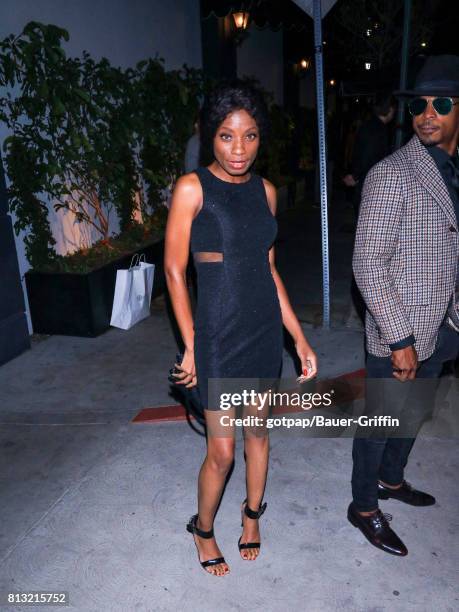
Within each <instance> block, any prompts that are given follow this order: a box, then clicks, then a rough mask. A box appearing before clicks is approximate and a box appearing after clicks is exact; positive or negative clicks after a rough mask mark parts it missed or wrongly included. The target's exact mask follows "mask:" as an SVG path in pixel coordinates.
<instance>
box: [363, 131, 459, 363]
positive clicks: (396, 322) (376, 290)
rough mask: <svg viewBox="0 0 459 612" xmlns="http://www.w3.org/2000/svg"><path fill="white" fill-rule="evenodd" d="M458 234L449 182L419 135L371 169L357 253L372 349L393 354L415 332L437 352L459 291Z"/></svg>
mask: <svg viewBox="0 0 459 612" xmlns="http://www.w3.org/2000/svg"><path fill="white" fill-rule="evenodd" d="M458 235H459V234H458V226H457V220H456V214H455V211H454V204H453V202H452V201H451V198H450V195H449V192H448V189H447V187H446V185H445V182H444V181H443V178H442V176H441V174H440V172H439V170H438V168H437V166H436V164H435V162H434V160H433V159H432V157H431V156H430V154H429V153H428V151H427V150H426V148H425V147H424V145H423V144H422V143H421V142H420V140H419V139H418V137H417V136H414V137H413V138H412V139H411V140H410V141H409V142H408V143H407V144H406V145H405V146H404V147H402V148H401V149H399V150H398V151H396V152H395V153H393V154H392V155H390V156H389V157H386V158H385V159H383V160H382V161H381V162H379V163H378V164H376V166H374V167H373V168H372V169H371V170H370V172H369V173H368V175H367V178H366V180H365V183H364V187H363V191H362V203H361V208H360V215H359V221H358V224H357V233H356V240H355V249H354V258H353V269H354V276H355V280H356V282H357V285H358V287H359V289H360V291H361V293H362V296H363V298H364V300H365V302H366V306H367V314H366V321H365V331H366V342H367V350H368V352H369V353H371V354H373V355H376V356H377V357H388V356H389V355H390V354H391V351H390V348H389V345H390V344H392V343H395V342H398V341H399V340H403V339H404V338H407V337H408V336H410V335H411V334H413V335H414V337H415V341H416V343H415V347H416V351H417V353H418V358H419V360H421V361H422V360H423V359H427V358H428V357H430V355H431V354H432V353H433V351H434V349H435V344H436V340H437V336H438V329H439V327H440V325H441V323H442V321H443V319H444V317H445V314H446V312H447V310H448V304H449V302H450V299H451V297H452V296H453V299H454V290H455V285H456V271H457V265H458V252H459V239H458ZM455 310H456V312H458V304H455Z"/></svg>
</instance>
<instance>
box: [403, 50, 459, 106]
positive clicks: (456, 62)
mask: <svg viewBox="0 0 459 612" xmlns="http://www.w3.org/2000/svg"><path fill="white" fill-rule="evenodd" d="M394 94H395V95H396V96H447V97H456V96H459V56H458V55H431V56H430V57H428V58H427V59H426V61H425V63H424V66H423V67H422V68H421V70H420V71H419V72H418V75H417V77H416V81H415V83H414V87H413V89H407V90H401V91H395V92H394Z"/></svg>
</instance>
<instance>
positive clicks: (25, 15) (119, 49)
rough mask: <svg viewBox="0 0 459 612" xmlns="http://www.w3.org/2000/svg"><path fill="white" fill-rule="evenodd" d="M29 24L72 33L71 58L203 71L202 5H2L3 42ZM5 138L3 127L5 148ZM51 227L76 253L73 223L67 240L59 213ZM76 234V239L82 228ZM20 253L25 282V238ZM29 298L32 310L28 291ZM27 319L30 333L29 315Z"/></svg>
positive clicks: (131, 0)
mask: <svg viewBox="0 0 459 612" xmlns="http://www.w3.org/2000/svg"><path fill="white" fill-rule="evenodd" d="M29 21H40V22H42V23H47V24H48V23H50V24H54V25H57V26H60V27H62V28H65V29H66V30H68V32H69V35H70V40H69V42H68V43H64V46H65V50H66V52H67V55H69V56H79V55H81V52H82V51H83V50H87V51H89V53H90V54H91V55H92V56H93V57H94V59H96V60H98V59H100V58H101V57H107V58H108V59H109V60H110V62H111V63H112V64H113V65H115V66H121V67H123V68H127V67H129V66H133V65H134V64H135V63H136V62H138V61H140V60H143V59H145V58H148V57H154V56H155V55H156V54H158V55H159V56H160V57H162V58H164V60H165V64H166V68H167V69H174V68H179V67H181V66H182V65H183V64H184V63H186V64H188V65H189V66H193V67H196V68H201V67H202V58H201V25H200V11H199V0H167V1H166V0H0V39H3V38H5V37H6V36H8V35H9V34H19V33H20V32H21V31H22V29H23V28H24V26H25V25H26V24H27V23H28V22H29ZM5 136H6V131H5V129H4V127H3V126H2V125H0V141H1V142H3V139H4V138H5ZM7 182H8V177H7ZM59 214H61V213H59ZM13 222H14V218H13ZM50 222H51V224H52V227H53V233H54V234H55V238H56V239H57V242H58V245H57V247H58V251H59V252H61V253H62V252H65V249H66V247H68V248H69V249H70V250H71V249H72V237H71V234H72V226H73V223H72V220H71V219H68V218H66V219H65V220H64V224H65V226H66V232H65V233H66V236H64V235H63V232H62V225H61V221H60V219H59V217H58V216H56V213H54V210H51V211H50ZM115 226H116V223H114V224H113V225H112V226H111V227H112V229H113V230H116V227H115ZM73 229H74V231H73V237H75V238H77V237H78V235H79V232H80V227H78V226H76V227H74V228H73ZM69 236H70V239H68V237H69ZM16 248H17V253H18V260H19V269H20V272H21V277H22V275H23V274H24V273H25V272H26V271H27V270H28V269H29V267H30V266H29V264H28V262H27V260H26V258H25V253H24V244H23V239H22V236H18V237H16ZM24 296H25V300H26V304H27V294H26V291H25V287H24ZM27 309H28V305H27ZM27 317H28V321H29V328H30V330H31V325H30V317H29V313H28V311H27Z"/></svg>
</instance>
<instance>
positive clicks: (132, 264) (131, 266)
mask: <svg viewBox="0 0 459 612" xmlns="http://www.w3.org/2000/svg"><path fill="white" fill-rule="evenodd" d="M139 261H140V258H139V255H138V253H134V255H133V256H132V259H131V265H130V266H129V270H131V269H132V268H136V267H137V266H138V265H139ZM134 262H135V263H134Z"/></svg>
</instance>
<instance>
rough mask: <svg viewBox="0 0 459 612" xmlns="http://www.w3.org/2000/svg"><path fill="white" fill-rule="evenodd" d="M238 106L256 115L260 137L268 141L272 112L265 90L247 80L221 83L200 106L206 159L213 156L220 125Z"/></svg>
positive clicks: (254, 117)
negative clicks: (268, 107)
mask: <svg viewBox="0 0 459 612" xmlns="http://www.w3.org/2000/svg"><path fill="white" fill-rule="evenodd" d="M238 110H245V111H246V112H247V113H248V114H249V115H250V116H251V117H253V119H254V120H255V123H256V124H257V127H258V130H259V132H260V141H261V142H263V143H264V142H265V141H266V139H267V136H268V132H269V116H268V109H267V106H266V103H265V101H264V98H263V95H262V93H261V92H260V91H259V90H258V89H256V88H255V87H253V86H252V85H250V84H249V83H246V82H244V81H239V80H235V81H230V82H227V83H221V84H220V85H218V86H217V87H216V88H215V89H213V90H212V91H211V92H210V94H209V95H208V96H207V97H206V99H205V100H204V104H203V107H202V110H201V117H200V131H201V147H202V149H203V151H202V153H203V154H204V158H205V159H208V160H211V159H213V140H214V137H215V134H216V133H217V130H218V128H219V126H220V125H221V124H222V123H223V121H224V120H225V119H226V117H227V116H228V115H229V114H230V113H232V112H234V111H238Z"/></svg>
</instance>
